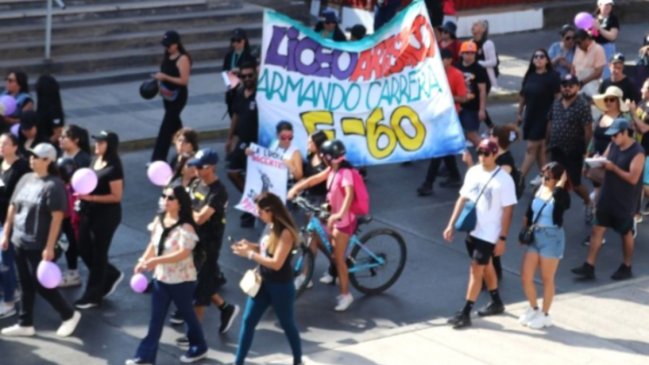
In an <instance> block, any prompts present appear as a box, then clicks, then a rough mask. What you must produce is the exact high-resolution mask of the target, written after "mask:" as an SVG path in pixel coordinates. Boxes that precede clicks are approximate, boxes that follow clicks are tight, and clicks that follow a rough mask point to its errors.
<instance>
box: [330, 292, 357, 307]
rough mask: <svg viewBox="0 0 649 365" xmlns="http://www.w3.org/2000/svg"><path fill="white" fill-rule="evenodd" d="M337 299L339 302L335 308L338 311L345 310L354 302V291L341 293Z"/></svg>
mask: <svg viewBox="0 0 649 365" xmlns="http://www.w3.org/2000/svg"><path fill="white" fill-rule="evenodd" d="M336 301H337V303H336V307H335V308H334V310H335V311H336V312H344V311H346V310H347V308H349V306H350V305H351V304H352V302H353V301H354V297H353V296H352V293H347V294H340V295H339V296H337V297H336Z"/></svg>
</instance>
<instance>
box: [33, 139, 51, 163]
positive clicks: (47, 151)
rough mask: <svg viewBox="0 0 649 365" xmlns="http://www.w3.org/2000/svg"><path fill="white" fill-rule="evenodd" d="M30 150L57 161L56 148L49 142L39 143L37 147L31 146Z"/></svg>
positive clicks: (37, 154) (37, 155) (36, 154)
mask: <svg viewBox="0 0 649 365" xmlns="http://www.w3.org/2000/svg"><path fill="white" fill-rule="evenodd" d="M28 151H29V152H30V153H31V154H32V155H34V156H36V157H38V158H46V159H48V160H50V161H56V148H54V146H52V145H51V144H49V143H39V144H37V145H36V147H34V148H30V149H29V150H28Z"/></svg>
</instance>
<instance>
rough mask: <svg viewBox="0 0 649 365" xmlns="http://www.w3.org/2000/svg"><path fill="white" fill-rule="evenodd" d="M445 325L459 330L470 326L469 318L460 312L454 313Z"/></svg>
mask: <svg viewBox="0 0 649 365" xmlns="http://www.w3.org/2000/svg"><path fill="white" fill-rule="evenodd" d="M446 323H448V324H450V325H452V326H453V329H456V330H457V329H460V328H464V327H469V326H471V316H470V315H468V314H464V313H462V311H460V312H457V313H455V315H454V316H453V317H451V318H449V319H448V321H446Z"/></svg>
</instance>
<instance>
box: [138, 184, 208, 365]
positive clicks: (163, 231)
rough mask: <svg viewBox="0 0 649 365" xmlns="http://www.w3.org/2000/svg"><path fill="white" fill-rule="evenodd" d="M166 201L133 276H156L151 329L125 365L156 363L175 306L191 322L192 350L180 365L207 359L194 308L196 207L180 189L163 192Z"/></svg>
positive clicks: (186, 354) (188, 326) (188, 332)
mask: <svg viewBox="0 0 649 365" xmlns="http://www.w3.org/2000/svg"><path fill="white" fill-rule="evenodd" d="M162 198H163V199H164V210H163V212H162V213H161V214H160V215H159V216H158V217H156V219H155V220H154V221H153V225H152V227H151V240H150V242H149V244H148V245H147V247H146V249H145V250H144V253H143V254H142V256H141V257H140V258H139V259H138V263H137V264H136V265H135V268H134V269H133V272H134V273H141V272H144V271H152V272H153V280H152V283H151V284H152V286H153V292H152V295H151V320H150V321H149V330H148V332H147V335H146V337H145V338H144V339H143V340H142V342H140V345H139V346H138V348H137V350H136V352H135V356H134V358H133V359H130V360H127V361H126V364H127V365H129V364H133V365H135V364H155V360H156V354H157V352H158V346H159V343H160V336H161V335H162V329H163V326H164V321H165V317H166V316H167V312H168V310H169V305H170V304H171V302H173V303H174V304H175V306H176V308H178V309H177V311H178V312H179V313H180V315H181V317H182V318H183V319H184V321H185V323H187V338H188V339H189V349H188V350H187V352H186V353H185V354H184V355H182V356H181V358H180V361H181V362H184V363H187V362H194V361H198V360H200V359H202V358H204V357H205V356H207V344H206V342H205V336H204V335H203V329H202V327H201V324H200V322H199V321H198V318H197V317H196V313H194V307H193V296H194V290H195V289H196V267H195V266H194V260H193V258H192V250H193V249H194V247H195V246H196V243H197V242H198V236H197V235H196V223H195V222H194V219H193V218H192V203H191V200H190V198H189V194H188V193H187V191H186V190H185V188H184V187H183V186H181V185H176V186H174V187H167V188H165V189H164V190H163V192H162Z"/></svg>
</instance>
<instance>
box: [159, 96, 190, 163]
mask: <svg viewBox="0 0 649 365" xmlns="http://www.w3.org/2000/svg"><path fill="white" fill-rule="evenodd" d="M162 103H163V104H164V108H165V115H164V117H163V118H162V124H160V130H159V131H158V138H157V139H156V141H155V146H154V147H153V154H152V155H151V161H166V160H167V154H168V153H169V147H170V146H171V140H172V139H173V136H174V134H175V133H176V132H177V131H178V130H179V129H180V128H182V127H183V122H182V120H180V113H181V112H182V111H183V109H184V108H185V105H186V104H187V88H181V89H179V91H178V97H177V98H176V100H174V101H167V100H162Z"/></svg>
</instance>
